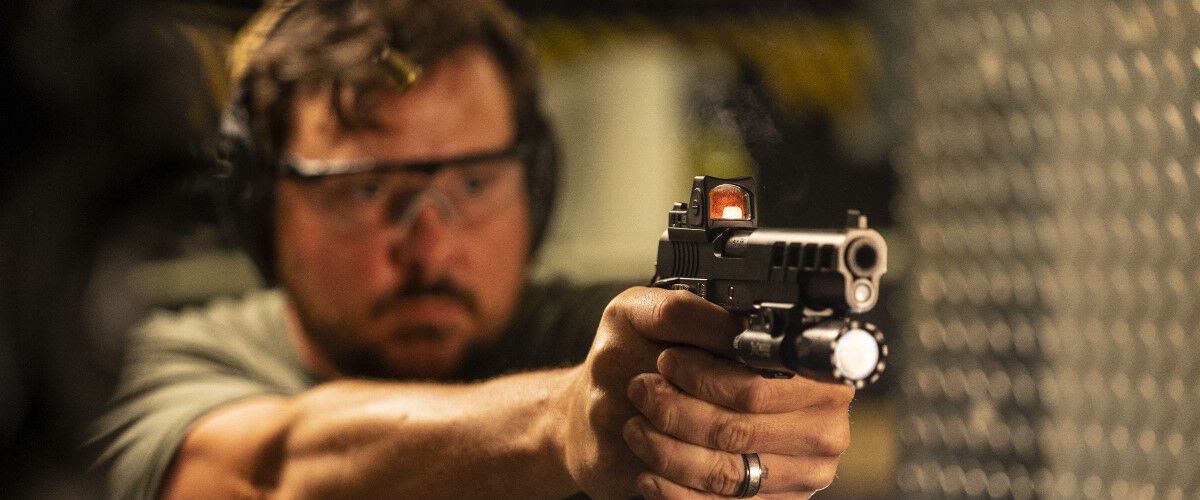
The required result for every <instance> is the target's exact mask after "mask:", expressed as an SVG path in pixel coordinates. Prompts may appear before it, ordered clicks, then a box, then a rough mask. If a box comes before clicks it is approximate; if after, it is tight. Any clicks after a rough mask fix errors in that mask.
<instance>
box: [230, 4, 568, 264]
mask: <svg viewBox="0 0 1200 500" xmlns="http://www.w3.org/2000/svg"><path fill="white" fill-rule="evenodd" d="M432 1H437V0H432ZM300 3H301V2H300V1H299V0H284V1H281V2H276V3H274V4H271V5H269V6H268V7H266V8H265V10H264V11H262V12H260V13H259V14H258V15H256V16H255V17H254V18H253V19H251V21H250V23H249V24H248V25H247V27H246V28H245V29H243V31H242V33H240V34H239V36H238V41H237V42H235V46H234V48H233V50H232V51H231V55H230V57H231V62H232V64H231V68H232V70H233V74H234V78H235V79H236V83H237V84H236V86H235V91H234V94H233V98H232V99H231V100H230V102H229V104H228V105H227V106H226V108H225V110H224V112H223V113H222V115H221V119H220V123H219V127H218V129H217V133H216V135H215V137H214V140H213V143H214V144H213V147H212V148H211V150H212V153H213V156H214V158H213V160H214V163H215V165H216V167H217V174H216V183H215V193H214V194H215V199H216V204H217V211H218V214H219V215H220V217H221V222H222V225H223V226H224V228H225V230H226V231H227V232H228V233H231V235H232V236H233V237H234V238H235V239H236V240H237V241H238V243H239V244H240V245H241V246H242V248H243V249H244V250H245V251H246V253H247V254H249V256H250V258H251V259H252V260H253V261H254V264H255V266H256V267H257V268H258V270H259V273H260V274H261V275H262V278H263V281H264V283H265V284H266V285H267V286H275V285H277V284H278V281H279V276H278V274H277V270H276V261H275V254H276V251H277V249H276V248H275V227H274V216H273V215H274V210H275V183H276V182H277V175H278V158H277V157H275V154H273V153H268V152H267V151H265V150H264V149H265V148H262V147H260V146H259V145H258V144H256V140H255V137H254V133H253V129H252V127H251V124H252V123H254V122H253V119H254V117H253V116H252V113H253V112H254V111H253V106H252V103H251V95H252V94H251V90H252V89H251V88H250V86H251V79H250V78H248V77H247V76H246V73H247V71H245V70H246V68H247V67H248V66H249V61H250V59H251V57H252V56H253V55H254V53H255V52H257V50H258V48H259V47H261V46H262V44H263V42H264V41H265V40H266V39H267V38H269V37H270V36H271V35H272V34H273V33H274V32H275V30H276V27H277V26H279V25H280V24H282V22H283V21H284V20H285V19H287V16H288V15H290V14H291V13H292V12H294V11H295V10H296V7H297V6H298V5H299V4H300ZM486 41H487V42H489V43H488V48H489V49H490V50H491V51H492V52H493V55H495V56H496V58H497V59H498V60H499V61H500V64H501V66H502V67H503V68H504V69H505V71H506V73H507V74H508V75H509V77H510V78H511V77H512V75H513V74H514V72H515V71H517V68H516V67H515V65H516V64H519V63H518V62H516V61H519V60H520V59H521V58H520V57H519V55H520V51H523V50H525V49H524V48H522V47H517V46H513V45H512V44H510V43H507V42H506V41H504V39H503V38H502V37H500V36H497V35H496V34H494V33H489V34H488V36H487V38H486ZM397 58H399V61H397ZM402 61H405V59H404V58H403V55H402V54H399V53H398V52H397V51H395V50H394V49H390V48H385V52H384V54H383V55H382V56H381V58H380V64H382V65H386V66H385V67H384V68H383V69H384V70H385V71H387V72H388V74H389V75H392V78H393V79H394V80H396V83H397V85H398V87H399V90H400V91H404V90H406V89H407V87H408V86H409V85H411V84H412V83H413V82H414V81H415V80H416V79H417V75H418V74H419V68H417V67H415V66H411V65H410V66H408V67H405V65H404V64H403V62H402ZM527 94H528V95H516V96H514V97H515V99H514V103H513V106H514V108H515V109H516V110H526V111H527V112H525V113H518V114H517V115H518V116H517V122H518V123H517V129H518V130H517V140H518V141H520V142H521V143H523V144H526V145H527V146H528V147H529V154H528V155H527V156H526V157H525V158H524V160H525V180H526V191H527V193H528V195H529V207H530V210H529V212H530V219H531V220H530V227H531V229H532V241H531V246H530V248H531V253H536V251H537V249H538V248H539V247H540V245H541V243H542V240H543V239H544V237H545V234H546V229H547V226H548V225H549V222H550V215H551V212H552V210H553V204H554V197H555V194H556V188H557V180H558V161H559V158H558V146H557V142H556V140H555V137H554V133H553V130H552V128H551V126H550V123H549V121H548V120H547V118H546V116H545V114H544V112H543V111H542V109H541V106H540V103H539V100H538V96H537V94H538V92H537V89H536V87H534V86H531V92H528V93H527Z"/></svg>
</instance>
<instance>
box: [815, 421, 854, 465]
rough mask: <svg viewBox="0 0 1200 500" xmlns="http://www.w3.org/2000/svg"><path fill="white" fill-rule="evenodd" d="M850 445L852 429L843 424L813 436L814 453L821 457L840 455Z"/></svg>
mask: <svg viewBox="0 0 1200 500" xmlns="http://www.w3.org/2000/svg"><path fill="white" fill-rule="evenodd" d="M849 447H850V431H849V430H848V429H846V428H844V427H843V426H841V425H837V426H833V427H831V428H830V429H829V430H827V431H826V432H823V433H821V434H818V435H816V436H813V438H812V449H813V453H814V454H815V455H817V456H820V457H839V456H841V455H842V453H844V452H845V451H846V448H849Z"/></svg>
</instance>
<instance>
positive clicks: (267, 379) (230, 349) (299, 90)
mask: <svg viewBox="0 0 1200 500" xmlns="http://www.w3.org/2000/svg"><path fill="white" fill-rule="evenodd" d="M267 24H269V25H270V26H268V27H267V28H265V29H261V30H260V31H262V32H263V33H265V41H264V42H263V43H262V46H261V47H260V48H257V49H254V50H252V51H251V53H252V54H251V56H250V59H249V61H250V62H249V64H248V67H247V69H246V74H245V77H244V80H243V83H244V85H243V89H244V92H245V93H244V95H243V97H244V101H245V102H244V104H245V108H246V110H247V113H248V114H249V117H248V118H247V120H246V122H247V123H246V125H247V128H248V129H249V130H250V134H251V135H252V136H253V146H254V148H255V153H254V154H255V155H256V156H257V157H258V158H259V159H260V160H261V159H266V163H265V165H260V166H259V168H265V169H267V170H266V172H268V174H267V178H268V180H269V184H268V186H269V187H270V191H269V195H268V196H266V197H264V199H267V200H270V203H268V204H266V206H267V207H268V209H269V213H268V214H267V215H268V217H267V221H268V226H269V231H268V232H267V233H266V234H269V235H270V238H269V241H267V244H265V245H262V246H259V247H257V248H259V252H258V253H256V255H257V256H258V257H259V259H258V260H259V261H260V263H261V264H262V266H263V271H264V274H266V275H267V276H268V277H277V278H278V281H279V283H280V284H281V286H282V289H283V291H282V292H264V293H257V294H250V295H248V296H247V297H245V298H243V299H240V300H238V301H228V300H226V301H217V302H214V303H213V304H211V305H210V306H208V307H207V308H205V309H203V310H193V311H188V312H184V313H182V314H178V315H160V316H158V317H156V318H155V319H153V320H151V321H150V322H148V323H147V324H146V325H145V327H143V328H142V329H141V330H140V331H139V332H138V333H137V334H136V335H135V337H134V339H133V340H132V341H131V343H132V346H131V348H130V354H129V362H128V366H127V367H126V376H125V380H124V382H123V386H122V390H121V394H120V396H119V398H118V400H117V403H116V405H115V406H114V409H113V411H112V412H111V414H110V415H109V417H108V418H107V419H106V420H105V422H103V424H102V425H103V428H104V438H105V440H106V442H107V443H110V444H108V447H107V451H106V453H105V455H104V457H103V459H102V461H103V462H104V463H105V464H106V465H107V466H108V467H110V470H111V474H110V477H111V478H112V481H113V488H114V494H115V495H116V496H120V497H154V496H161V497H167V498H195V497H203V498H214V497H216V498H223V497H243V496H260V495H280V496H287V497H292V496H303V497H356V498H376V497H388V498H470V497H486V498H562V497H565V496H569V495H572V494H574V493H577V492H580V491H583V492H586V493H587V494H589V495H592V496H594V497H598V498H620V497H628V496H630V495H633V494H641V495H644V496H647V497H650V498H681V497H704V496H723V497H732V496H737V495H739V494H743V493H746V492H747V489H750V491H753V489H754V488H757V487H759V486H761V489H760V490H759V492H760V493H761V494H762V496H764V497H772V496H777V497H793V496H796V494H797V493H809V492H811V491H814V490H817V489H820V488H822V487H824V486H826V485H828V484H829V483H830V481H832V479H833V475H834V473H835V471H836V467H837V457H838V456H839V455H840V454H841V452H842V451H844V450H845V448H846V447H847V446H848V439H849V433H848V421H847V413H848V406H849V403H850V399H851V397H852V395H853V391H852V390H851V389H849V388H847V387H844V386H840V385H832V384H825V383H818V382H814V381H811V380H807V379H802V378H795V379H791V380H769V379H765V378H762V377H759V376H757V375H755V374H753V373H751V372H749V371H748V370H746V369H745V368H744V367H742V366H741V365H739V364H738V363H736V362H733V361H730V360H729V359H728V358H730V357H731V352H730V351H731V347H730V340H731V339H732V337H733V336H734V335H735V334H737V333H738V332H739V331H740V330H741V328H742V323H741V320H740V319H739V318H736V317H733V316H732V315H730V314H728V313H727V312H725V311H724V310H722V309H720V308H718V307H716V306H713V305H712V304H709V303H708V302H706V301H704V300H703V299H701V298H699V297H696V296H695V295H692V294H690V293H688V292H683V291H665V290H658V289H647V288H631V289H629V290H627V291H625V292H623V293H621V294H620V295H619V296H617V297H616V298H615V299H612V301H611V303H609V304H608V305H607V307H606V308H604V309H603V314H600V310H599V308H595V307H592V306H591V304H597V303H602V302H598V301H596V300H595V299H596V297H597V294H600V293H602V291H597V290H577V289H570V288H568V287H565V286H563V285H554V286H551V287H538V286H523V285H524V271H525V268H526V265H527V263H528V259H529V256H530V254H531V252H532V251H533V248H534V246H535V245H536V242H537V240H538V239H539V238H540V236H539V235H540V233H541V231H542V230H543V228H544V221H545V217H546V215H547V214H548V210H549V209H548V206H547V204H546V200H544V199H539V198H538V196H541V195H544V194H545V191H544V190H540V191H539V188H538V187H537V186H538V182H535V181H537V180H538V179H539V178H540V177H539V176H544V175H545V171H544V170H541V169H544V168H545V165H544V164H539V163H538V162H539V161H544V159H545V158H544V156H539V155H542V153H544V150H543V149H544V148H545V147H546V143H545V141H548V135H546V131H545V130H539V127H544V125H542V124H541V123H542V122H541V121H540V115H539V114H538V111H537V108H536V94H535V92H534V87H533V80H534V78H533V74H532V72H531V71H532V70H531V69H530V68H531V67H532V63H531V62H530V61H531V60H530V56H529V53H528V49H527V47H526V45H525V44H526V42H525V41H523V40H522V39H521V36H520V35H519V30H518V28H517V25H516V21H515V20H514V19H513V17H512V16H511V15H510V14H508V13H507V12H505V11H504V10H502V8H501V7H499V6H498V5H495V4H493V3H490V2H486V1H484V0H456V1H448V0H427V1H416V0H410V1H401V0H392V1H386V0H379V1H369V0H363V1H357V2H334V1H327V2H322V1H311V2H301V3H299V5H296V6H294V7H291V6H289V7H288V8H287V9H285V10H283V11H282V13H280V12H279V11H277V12H276V15H275V18H274V19H272V21H271V22H270V23H267ZM418 68H419V69H418ZM410 85H411V86H410ZM539 151H542V153H539ZM539 158H541V159H539ZM235 168H243V167H235ZM261 173H262V172H259V174H261ZM253 175H254V174H251V176H253ZM238 192H241V190H239V191H238ZM254 196H255V195H254V194H250V195H246V196H245V197H246V198H253V197H254ZM248 239H252V238H248ZM264 248H265V249H266V250H262V249H264ZM252 250H253V249H252ZM609 297H611V295H607V296H604V298H605V299H607V298H609ZM592 337H594V340H593V338H592ZM589 346H590V348H589ZM513 371H519V372H520V373H516V374H508V375H503V373H505V372H513ZM450 380H455V381H458V382H455V383H447V381H450ZM750 456H753V457H756V458H758V459H759V460H761V463H762V465H763V468H765V469H766V470H767V473H766V474H763V476H765V477H761V478H760V477H759V475H758V474H757V472H758V471H757V468H756V470H755V477H754V478H753V481H751V478H750V477H748V475H747V472H746V470H748V465H747V463H748V462H747V460H749V458H747V457H750ZM751 483H753V485H751Z"/></svg>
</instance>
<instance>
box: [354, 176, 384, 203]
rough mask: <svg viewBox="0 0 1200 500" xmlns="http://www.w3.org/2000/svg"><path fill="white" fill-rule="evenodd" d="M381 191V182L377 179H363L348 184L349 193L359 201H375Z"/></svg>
mask: <svg viewBox="0 0 1200 500" xmlns="http://www.w3.org/2000/svg"><path fill="white" fill-rule="evenodd" d="M382 192H383V183H382V182H380V181H379V179H363V180H360V181H357V182H355V183H354V184H352V185H351V186H350V195H351V196H352V197H353V198H354V200H355V201H359V202H370V201H375V200H376V199H378V198H379V196H380V193H382Z"/></svg>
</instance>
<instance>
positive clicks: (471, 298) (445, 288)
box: [371, 279, 479, 317]
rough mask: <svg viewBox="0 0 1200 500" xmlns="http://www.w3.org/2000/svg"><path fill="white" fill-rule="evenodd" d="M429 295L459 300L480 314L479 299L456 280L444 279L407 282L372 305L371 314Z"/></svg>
mask: <svg viewBox="0 0 1200 500" xmlns="http://www.w3.org/2000/svg"><path fill="white" fill-rule="evenodd" d="M427 297H442V298H447V299H450V300H453V301H455V302H458V303H459V304H461V305H462V306H463V307H464V308H466V309H467V311H468V312H470V313H471V314H479V299H477V298H476V297H475V295H474V294H472V293H471V292H468V291H466V290H465V289H463V288H462V287H460V286H458V285H456V284H454V282H452V281H450V280H444V279H443V280H438V281H435V282H433V283H406V284H405V285H404V286H403V287H401V288H399V289H397V290H396V291H395V292H392V293H390V294H388V295H386V296H384V297H382V298H380V299H379V300H377V301H376V302H375V304H374V305H373V306H372V307H371V314H372V315H373V316H376V317H378V316H382V315H383V314H384V313H386V312H387V311H388V310H390V309H392V308H394V307H396V306H397V305H399V304H400V303H401V302H404V301H406V300H413V299H419V298H427Z"/></svg>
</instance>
